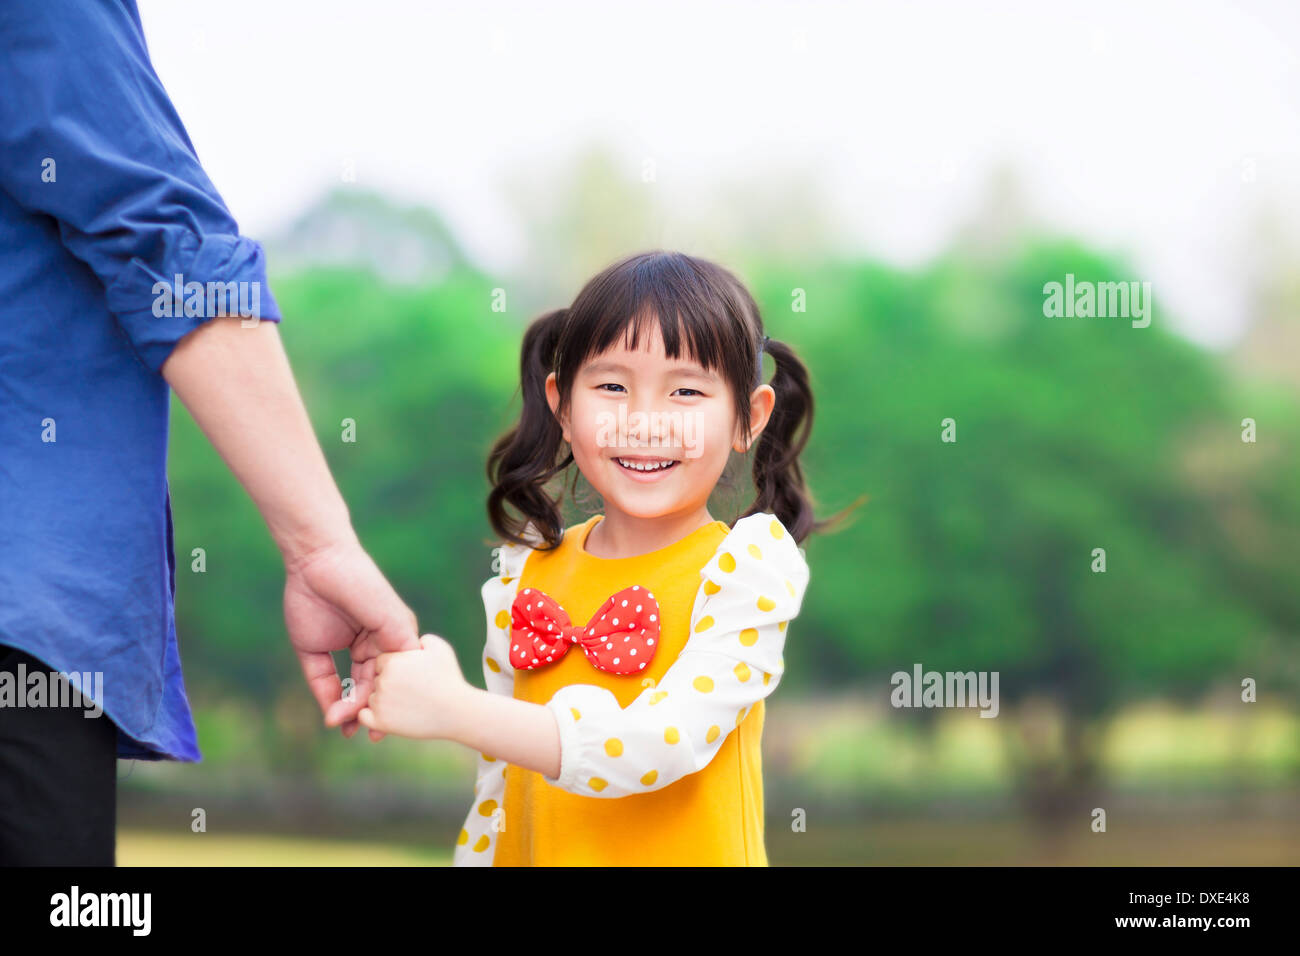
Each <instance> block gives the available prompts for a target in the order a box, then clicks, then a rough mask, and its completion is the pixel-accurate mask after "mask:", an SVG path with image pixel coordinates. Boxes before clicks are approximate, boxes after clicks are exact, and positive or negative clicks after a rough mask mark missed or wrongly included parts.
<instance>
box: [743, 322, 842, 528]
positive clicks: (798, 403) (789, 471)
mask: <svg viewBox="0 0 1300 956" xmlns="http://www.w3.org/2000/svg"><path fill="white" fill-rule="evenodd" d="M763 351H765V352H767V354H768V355H770V356H772V360H773V361H774V362H775V364H776V370H775V372H773V374H772V380H771V382H769V383H768V384H770V385H771V386H772V390H773V391H775V392H776V405H775V407H774V408H773V409H772V415H771V417H770V418H769V419H768V422H767V427H766V428H764V429H763V431H762V434H760V435H759V438H758V443H757V447H756V448H755V450H754V467H753V477H754V488H755V491H756V497H755V498H754V503H753V504H752V505H750V507H749V509H748V510H747V511H746V512H745V515H751V514H755V513H757V512H760V511H763V512H768V513H770V514H774V515H776V516H777V518H779V519H780V521H781V523H782V524H783V525H785V526H786V528H787V529H789V531H790V534H791V536H792V537H793V538H794V540H795V541H797V542H802V541H803V540H804V539H805V538H807V537H808V535H810V534H812V533H814V532H823V531H826V530H828V529H829V528H830V527H831V526H833V525H834V524H837V523H838V522H839V521H840V519H842V518H843V517H844V516H845V515H846V514H848V513H849V511H851V510H853V508H855V507H857V505H858V504H861V503H862V501H864V500H865V498H859V499H858V501H857V502H855V503H854V504H853V505H850V506H849V507H848V508H846V509H844V511H842V512H840V513H839V514H838V515H836V516H834V517H833V518H829V519H826V520H823V521H818V520H817V519H816V518H815V516H814V514H813V497H812V492H811V491H809V489H808V486H807V484H806V483H805V481H804V476H803V469H802V467H800V465H799V455H800V454H802V452H803V450H804V446H805V445H807V444H808V436H809V434H810V433H811V432H812V423H813V394H812V386H811V384H810V383H809V378H808V369H807V368H806V367H805V366H804V364H803V362H802V361H800V360H799V357H798V356H797V355H796V354H795V352H794V350H793V349H792V348H790V346H788V345H786V344H785V343H784V342H778V341H777V340H776V339H770V338H766V337H764V341H763ZM742 517H744V515H742Z"/></svg>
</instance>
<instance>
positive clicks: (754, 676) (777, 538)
mask: <svg viewBox="0 0 1300 956" xmlns="http://www.w3.org/2000/svg"><path fill="white" fill-rule="evenodd" d="M700 576H701V578H702V579H703V580H702V581H701V584H700V589H699V591H698V593H697V596H696V599H695V604H694V607H693V609H692V611H691V625H690V627H691V632H690V635H689V636H688V638H687V640H686V644H685V646H684V647H683V648H682V651H681V653H679V654H678V656H677V659H676V660H675V661H674V662H673V663H672V665H671V666H670V667H669V668H668V670H667V672H666V673H665V674H664V676H663V678H662V680H660V681H659V683H658V684H657V685H656V686H654V687H647V688H646V689H645V690H644V691H642V693H641V694H640V695H639V696H638V697H637V698H636V699H635V700H633V701H632V702H631V703H630V704H629V705H628V706H627V707H626V708H622V707H620V706H619V703H618V700H617V698H615V696H614V695H613V693H611V692H610V691H609V690H607V689H605V688H603V687H597V686H595V685H592V684H570V685H569V686H567V687H562V688H560V690H558V691H557V692H556V693H555V694H554V695H553V696H552V697H551V700H550V701H549V702H548V703H547V705H546V706H547V707H548V708H549V709H550V710H551V711H552V713H553V714H554V715H555V719H556V722H557V723H558V724H559V728H560V748H561V758H560V775H559V776H558V777H556V778H550V777H545V778H544V779H546V781H547V782H548V783H550V784H552V785H554V786H557V787H559V788H560V789H562V790H566V791H568V792H570V793H577V794H581V795H583V796H589V797H624V796H629V795H631V794H636V793H646V792H649V791H651V790H658V789H659V788H661V787H666V786H668V785H669V784H671V783H673V782H675V781H677V780H680V779H681V778H682V777H684V776H686V775H687V774H691V773H695V772H697V771H699V770H702V769H703V768H704V767H706V766H707V765H708V763H709V761H710V760H712V759H713V756H714V755H715V754H716V753H717V752H718V750H719V749H720V748H721V747H722V744H723V743H724V741H725V740H726V738H727V735H728V734H730V733H731V732H732V731H733V730H734V729H735V728H736V727H738V726H740V722H741V721H742V720H744V718H745V715H746V714H747V713H749V711H750V709H751V708H752V707H753V706H754V705H755V704H756V703H758V701H760V700H762V699H764V698H766V697H767V696H769V695H770V694H771V693H772V692H773V691H774V690H775V689H776V687H777V684H778V683H779V682H780V680H781V675H782V674H783V673H784V670H785V661H784V657H783V651H784V648H785V637H786V626H787V624H788V623H789V621H790V620H792V619H793V618H794V617H795V616H796V615H797V614H798V613H799V609H800V606H801V605H802V602H803V595H804V592H805V590H806V589H807V586H808V565H807V561H806V560H805V556H804V551H803V549H802V548H800V547H798V546H797V545H796V543H795V541H794V539H793V538H792V537H791V536H790V533H789V532H788V531H787V530H786V528H785V527H784V526H783V525H782V524H781V522H780V521H779V520H777V518H776V517H775V516H774V515H772V514H768V513H763V512H760V513H758V514H753V515H749V516H748V517H745V518H742V519H741V520H740V521H738V522H737V523H736V526H735V527H734V528H733V529H732V530H731V532H730V534H728V535H727V537H726V538H725V539H724V540H723V542H722V544H721V545H719V546H718V549H717V551H716V552H715V553H714V555H713V557H712V558H711V559H710V560H709V563H708V564H706V565H705V566H704V568H703V569H702V570H701V571H700Z"/></svg>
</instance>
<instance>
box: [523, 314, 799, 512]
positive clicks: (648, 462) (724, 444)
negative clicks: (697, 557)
mask: <svg viewBox="0 0 1300 956" xmlns="http://www.w3.org/2000/svg"><path fill="white" fill-rule="evenodd" d="M646 331H647V332H648V333H649V334H648V335H647V334H643V335H642V336H641V347H640V348H639V349H638V350H636V351H631V350H629V349H628V348H627V343H626V341H624V340H623V339H620V340H619V342H618V345H617V346H615V347H612V348H610V349H609V350H607V351H606V352H604V353H603V354H600V355H595V356H592V357H590V358H589V359H588V360H587V361H586V363H585V364H584V365H583V367H582V368H581V369H579V370H578V374H577V375H576V376H575V378H574V382H573V392H572V395H571V396H570V400H569V407H568V409H567V412H566V414H564V415H563V416H561V417H560V418H559V421H560V425H561V427H562V429H563V431H564V438H565V440H566V441H567V442H568V443H569V445H570V447H571V448H572V449H573V459H574V462H575V463H576V464H577V466H578V467H579V468H580V469H581V470H582V474H583V476H584V477H585V478H586V479H587V480H588V481H589V482H590V483H591V485H592V487H593V488H595V489H596V492H597V493H598V494H599V495H600V496H601V498H602V499H603V500H604V502H605V506H606V510H609V509H611V508H616V509H618V510H619V511H621V512H623V513H624V514H626V515H628V516H630V517H636V518H658V517H664V516H670V515H679V516H689V515H690V514H691V512H692V511H695V510H701V511H703V510H706V509H707V505H708V500H709V495H710V494H711V493H712V492H713V489H714V487H716V485H717V483H718V479H719V478H720V477H721V476H722V472H723V470H724V469H725V468H726V465H727V459H728V457H729V455H730V453H731V452H732V451H733V450H734V451H737V452H741V453H743V452H745V451H746V450H747V449H748V448H749V446H750V444H751V443H752V442H753V441H754V440H756V439H757V438H758V435H759V433H760V432H762V430H763V428H764V427H765V426H766V425H767V420H768V417H769V416H770V415H771V413H772V407H773V405H774V403H775V400H776V394H775V393H774V392H773V391H772V387H771V386H770V385H760V386H759V387H758V388H756V389H754V391H753V393H752V395H751V397H750V418H751V428H750V431H749V433H748V434H745V433H743V432H742V431H741V430H740V426H739V425H738V424H737V422H736V407H735V402H734V401H733V399H732V393H731V387H730V385H728V383H727V382H726V380H725V378H724V377H723V376H722V375H721V374H720V373H719V372H717V371H707V370H705V369H704V368H703V367H702V366H700V365H698V364H696V363H695V361H694V360H693V359H691V358H689V357H687V356H686V355H680V356H678V357H677V358H676V359H669V358H668V356H667V354H666V353H665V351H664V343H663V335H662V334H661V333H660V331H659V325H658V323H657V322H652V323H649V325H648V327H647V328H646ZM546 395H547V399H548V401H549V402H550V405H551V411H552V412H553V413H555V412H557V409H558V407H559V399H560V395H559V387H558V385H557V383H556V378H555V373H554V372H552V373H551V375H550V376H549V377H548V378H547V380H546Z"/></svg>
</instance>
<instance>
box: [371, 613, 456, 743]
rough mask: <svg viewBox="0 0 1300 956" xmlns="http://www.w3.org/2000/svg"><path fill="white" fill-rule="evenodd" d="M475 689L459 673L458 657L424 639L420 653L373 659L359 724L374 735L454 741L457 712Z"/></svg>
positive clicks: (447, 646)
mask: <svg viewBox="0 0 1300 956" xmlns="http://www.w3.org/2000/svg"><path fill="white" fill-rule="evenodd" d="M473 690H474V688H473V687H471V686H470V684H468V683H467V682H466V680H465V677H464V675H462V674H461V672H460V665H459V664H458V663H457V662H456V652H455V650H453V649H452V646H451V645H450V644H448V643H447V642H446V641H444V640H443V639H442V638H441V637H438V636H436V635H433V634H425V635H424V636H423V637H421V638H420V649H419V650H410V651H398V652H395V653H389V654H380V655H379V656H378V657H377V658H375V685H374V690H372V691H371V692H370V700H369V702H368V703H367V705H366V707H365V708H363V709H362V710H361V712H360V713H359V714H357V719H358V720H359V721H361V724H362V725H363V726H365V727H369V728H370V729H371V730H372V731H378V732H380V733H385V734H398V735H399V736H402V737H416V738H423V739H434V738H443V737H451V736H453V732H454V728H455V727H456V725H457V718H458V716H459V712H460V708H462V707H463V706H464V702H465V699H466V697H467V696H468V695H469V694H470V693H472V692H473Z"/></svg>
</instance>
